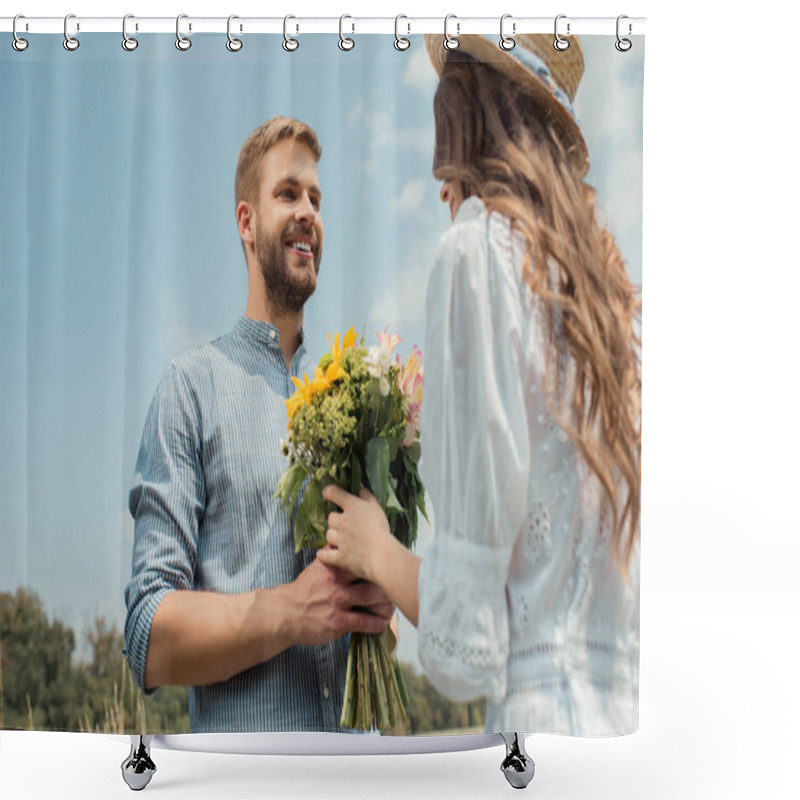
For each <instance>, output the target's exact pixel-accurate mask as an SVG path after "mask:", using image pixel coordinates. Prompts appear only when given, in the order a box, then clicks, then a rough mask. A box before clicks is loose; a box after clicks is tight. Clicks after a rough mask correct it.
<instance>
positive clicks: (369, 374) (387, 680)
mask: <svg viewBox="0 0 800 800" xmlns="http://www.w3.org/2000/svg"><path fill="white" fill-rule="evenodd" d="M378 339H379V344H378V345H376V346H373V347H371V348H369V350H367V348H366V347H365V346H363V344H362V345H361V346H358V343H357V339H356V334H355V333H354V331H353V329H352V328H350V330H349V331H348V332H347V333H346V334H345V336H344V341H343V342H342V343H341V345H340V341H339V334H338V333H337V334H336V335H335V337H334V339H333V341H331V339H330V336H329V337H328V342H329V343H330V347H331V351H330V353H326V354H325V355H324V356H323V357H322V358H321V359H320V362H319V365H318V366H317V367H316V369H315V370H314V377H313V378H309V377H308V375H306V376H304V380H303V381H300V380H298V379H297V378H292V380H293V381H294V383H295V385H296V386H297V391H296V392H295V394H294V395H292V397H290V398H289V399H288V400H287V401H286V406H287V409H288V411H289V434H288V436H287V439H286V441H285V442H284V445H283V452H284V455H285V456H286V457H287V459H288V461H289V466H288V467H287V469H286V471H285V472H284V473H283V476H282V477H281V480H280V482H279V483H278V489H277V492H276V493H275V497H276V498H278V499H280V500H281V505H282V508H283V509H288V511H289V513H291V510H292V508H293V507H294V504H295V501H296V500H297V498H298V496H299V495H300V492H301V490H302V488H303V485H304V484H305V482H306V479H310V480H308V484H307V486H306V490H305V493H304V494H303V497H302V499H301V501H300V504H299V507H298V510H297V515H296V517H295V523H294V538H295V551H296V552H299V551H300V550H302V549H303V548H306V547H308V548H312V549H315V550H316V549H319V548H321V547H324V546H325V544H326V539H325V532H326V530H327V527H328V514H329V513H330V512H332V511H335V510H337V509H336V507H335V506H334V505H332V504H331V503H328V502H326V501H325V500H324V499H323V497H322V490H323V489H324V488H325V487H326V486H327V485H329V484H331V483H335V484H337V485H338V486H340V487H341V488H343V489H345V490H347V491H349V492H350V493H351V494H355V495H357V494H358V493H359V490H360V489H361V486H362V485H363V486H366V487H367V488H368V489H369V490H370V491H371V492H372V493H373V494H374V495H375V497H376V498H377V499H378V501H379V502H380V504H381V506H382V508H383V510H384V512H385V513H386V516H387V518H388V520H389V527H390V528H391V531H392V533H393V534H394V536H395V537H396V538H397V539H398V540H399V541H400V542H401V543H402V544H403V545H405V546H406V547H411V546H412V545H413V544H414V543H415V542H416V538H417V509H419V510H420V511H421V512H422V514H423V515H425V498H424V493H425V489H424V487H423V485H422V481H421V480H420V477H419V471H418V468H417V465H418V463H419V458H420V442H419V416H420V409H421V407H422V386H423V369H422V353H421V352H420V351H419V349H418V348H417V347H416V345H415V346H414V349H413V350H412V352H411V354H410V355H409V357H408V360H407V361H406V362H405V363H403V362H402V361H401V359H400V356H399V355H393V352H394V349H395V347H396V346H397V345H398V343H399V342H400V337H399V336H397V335H394V336H390V335H389V334H388V333H385V332H384V333H382V334H378ZM362 341H363V339H362ZM395 647H396V641H395V639H394V635H393V634H392V632H391V631H390V630H389V629H388V628H387V630H386V631H385V632H384V633H383V634H380V635H371V634H359V633H353V634H351V637H350V651H349V654H348V659H347V677H346V683H345V694H344V705H343V708H342V716H341V722H340V724H341V725H342V727H346V728H357V729H358V730H369V729H371V728H373V727H377V728H379V729H381V728H391V727H394V726H395V725H396V724H397V723H398V722H400V721H401V720H405V706H406V705H407V704H408V695H407V692H406V687H405V683H404V681H403V675H402V673H401V671H400V665H399V664H398V662H397V659H396V658H395V657H394V656H393V655H392V653H393V651H394V649H395Z"/></svg>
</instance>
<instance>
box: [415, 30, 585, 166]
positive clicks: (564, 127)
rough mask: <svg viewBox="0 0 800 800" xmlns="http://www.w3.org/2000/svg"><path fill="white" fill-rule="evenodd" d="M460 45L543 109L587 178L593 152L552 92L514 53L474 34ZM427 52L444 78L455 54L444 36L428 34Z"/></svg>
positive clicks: (462, 50)
mask: <svg viewBox="0 0 800 800" xmlns="http://www.w3.org/2000/svg"><path fill="white" fill-rule="evenodd" d="M458 42H459V45H458V48H457V51H455V52H460V53H468V54H469V55H471V56H472V57H473V58H474V59H476V60H477V61H481V62H483V63H485V64H487V65H488V66H490V67H492V68H493V69H495V70H497V71H498V72H499V73H500V74H501V75H504V76H505V77H507V78H509V79H510V80H512V81H514V82H515V83H517V84H518V85H519V86H520V87H521V88H522V89H523V90H524V91H525V92H526V94H528V95H529V96H530V97H531V98H532V99H533V100H534V101H535V102H536V103H537V104H538V105H539V106H540V108H541V109H542V112H543V113H544V115H545V116H546V118H547V119H548V121H550V122H551V123H552V125H553V127H554V128H555V129H556V131H557V133H558V134H559V136H560V138H561V140H562V142H563V144H564V147H565V148H566V150H567V152H568V153H569V154H570V156H571V157H572V158H573V159H574V162H575V165H576V167H577V169H578V171H579V173H580V176H581V177H584V176H585V175H586V173H587V172H588V171H589V151H588V149H587V147H586V142H585V141H584V139H583V134H581V129H580V128H579V127H578V123H577V122H575V120H574V119H573V117H572V115H571V114H570V113H569V111H567V109H566V108H564V106H562V105H561V103H559V102H558V100H556V98H555V97H553V94H552V92H551V91H550V89H549V88H548V87H547V86H546V85H545V84H544V83H543V82H542V81H540V80H539V79H538V78H537V77H536V76H535V75H534V74H533V73H532V72H531V71H530V70H529V69H528V68H527V67H525V66H524V65H523V64H521V63H520V62H519V61H518V60H517V59H516V58H515V57H514V56H513V55H511V53H510V52H506V51H505V50H503V49H501V48H500V47H499V46H498V45H496V44H494V43H492V42H490V41H489V40H488V39H487V38H485V37H484V36H479V35H474V34H473V35H464V36H459V37H458ZM425 48H426V50H427V51H428V57H429V58H430V60H431V64H433V68H434V69H435V70H436V74H437V75H441V74H442V70H443V69H444V65H445V63H446V61H447V56H448V54H449V53H450V52H451V51H450V50H448V49H447V48H445V46H444V39H443V38H442V36H437V35H435V34H430V33H426V34H425ZM512 52H513V51H512ZM581 61H582V58H581Z"/></svg>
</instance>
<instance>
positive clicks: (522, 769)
mask: <svg viewBox="0 0 800 800" xmlns="http://www.w3.org/2000/svg"><path fill="white" fill-rule="evenodd" d="M500 735H501V736H502V737H503V741H504V742H505V743H506V757H505V758H504V759H503V763H502V764H501V765H500V769H501V770H502V771H503V775H505V776H506V780H507V781H508V782H509V783H510V784H511V785H512V786H513V787H514V788H515V789H524V788H525V787H526V786H527V785H528V784H529V783H530V782H531V781H532V780H533V773H534V772H535V770H536V765H535V764H534V763H533V759H532V758H531V757H530V756H529V755H528V754H527V753H526V752H525V738H524V737H523V736H521V735H520V734H518V733H501V734H500Z"/></svg>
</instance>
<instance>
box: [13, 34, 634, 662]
mask: <svg viewBox="0 0 800 800" xmlns="http://www.w3.org/2000/svg"><path fill="white" fill-rule="evenodd" d="M8 38H9V37H8V36H6V35H3V36H2V37H0V130H2V138H1V139H0V188H1V189H2V191H1V192H0V211H1V212H2V214H1V215H0V218H1V221H0V378H1V381H0V444H1V446H0V478H2V484H1V485H2V489H0V589H2V590H3V591H9V590H14V589H15V588H16V587H17V586H19V585H28V586H31V587H32V588H33V589H35V590H36V591H37V592H38V593H39V594H40V595H41V596H42V597H43V599H44V601H45V606H46V608H47V610H48V611H49V612H50V613H54V614H57V615H58V616H59V617H61V618H62V619H64V620H66V621H67V622H69V623H70V624H72V625H73V626H74V627H75V629H76V632H77V633H78V636H79V638H82V633H83V632H84V631H85V630H86V628H87V626H88V625H89V623H90V621H91V620H92V619H93V618H94V616H95V615H97V614H104V615H105V616H106V617H107V618H108V619H111V620H113V621H116V622H117V623H119V624H121V622H122V619H123V617H124V608H123V599H122V591H123V589H124V586H125V584H126V582H127V580H128V576H129V569H130V564H129V558H130V546H131V541H132V532H133V525H132V521H131V519H130V517H129V515H128V513H127V492H128V489H129V486H130V481H131V477H132V474H133V467H134V462H135V457H136V451H137V449H138V444H139V437H140V435H141V429H142V424H143V421H144V415H145V412H146V410H147V406H148V404H149V402H150V398H151V396H152V392H153V389H154V388H155V385H156V382H157V381H158V378H159V376H160V375H161V372H162V371H163V369H164V366H165V365H166V363H167V362H168V361H169V359H170V358H171V357H172V356H174V355H176V354H177V353H179V352H181V351H182V350H184V349H185V348H187V347H190V346H194V345H197V344H202V343H203V342H206V341H208V340H209V339H211V338H213V337H215V336H217V335H219V334H221V333H223V332H225V331H227V330H228V329H229V328H230V327H231V325H232V324H233V322H234V320H235V319H236V317H237V316H238V315H239V314H240V313H242V311H243V309H244V305H245V298H246V294H245V293H246V273H245V266H244V259H243V256H242V252H241V248H240V244H239V240H238V234H237V231H236V226H235V221H234V216H233V178H234V170H235V165H236V159H237V156H238V152H239V148H240V146H241V143H242V142H243V141H244V139H245V138H246V137H247V135H248V134H249V133H250V132H251V131H252V130H253V129H254V128H256V127H257V126H258V125H259V124H260V123H261V122H262V121H263V120H264V119H267V118H268V117H271V116H274V115H276V114H288V115H291V116H296V117H298V118H300V119H303V120H304V121H306V122H308V123H309V124H311V126H312V127H313V128H314V129H315V130H316V131H317V133H318V135H319V138H320V140H321V142H322V146H323V157H322V160H321V161H320V164H319V173H320V183H321V186H322V189H323V193H324V199H323V207H322V212H323V218H324V224H325V247H324V256H323V262H322V269H321V273H320V281H319V285H318V290H317V293H316V295H315V297H314V298H312V299H311V301H310V302H309V304H308V306H307V315H306V327H307V330H308V333H309V335H310V339H311V343H312V349H314V350H315V351H320V352H321V351H322V350H323V349H324V348H325V346H326V334H327V332H328V331H335V330H344V329H346V328H347V327H349V326H350V325H351V324H353V325H355V326H356V328H357V329H359V330H361V329H365V330H366V331H367V333H368V334H370V335H371V334H372V333H373V332H374V331H375V330H378V329H382V328H383V327H384V326H385V325H388V326H390V327H391V328H393V329H396V330H397V331H398V332H399V333H400V335H401V336H402V337H403V339H404V342H403V345H402V349H403V352H407V351H408V350H409V349H410V348H411V346H412V345H413V344H414V343H417V344H419V345H420V346H422V345H423V344H424V333H425V332H424V294H425V286H426V283H427V275H428V271H429V270H430V267H431V264H432V259H433V253H434V250H435V247H436V242H437V241H438V238H439V237H440V235H441V234H442V232H443V231H444V230H445V229H446V228H447V226H448V224H449V215H448V212H447V209H446V208H445V207H444V206H443V205H442V204H440V203H439V201H438V185H437V184H436V183H434V181H433V180H432V179H431V177H430V166H431V159H432V148H433V117H432V111H431V101H432V96H433V91H434V89H435V85H436V78H435V74H434V72H433V69H432V68H431V67H430V64H429V62H428V59H427V56H426V54H425V49H424V45H423V42H422V40H421V38H419V37H412V47H411V49H410V50H409V51H408V52H404V53H399V52H397V51H396V50H395V49H394V48H393V47H392V45H391V42H392V40H391V37H385V36H360V37H358V41H357V46H356V48H355V49H354V50H353V51H352V52H350V53H342V52H340V51H339V49H338V48H337V47H336V44H335V42H336V39H335V37H330V36H327V35H320V36H314V35H309V36H305V37H303V39H302V44H301V47H300V49H299V50H298V51H297V52H296V53H293V54H287V53H285V52H284V51H283V50H282V49H281V47H280V41H281V38H280V37H276V36H260V37H248V39H247V42H246V46H245V48H244V49H243V50H242V51H241V52H240V53H237V54H231V53H229V52H228V51H227V50H226V49H225V47H224V37H223V39H222V40H220V38H219V37H217V36H208V37H204V36H196V37H194V44H193V47H192V48H191V50H190V51H188V52H186V53H179V52H178V51H177V50H176V48H175V47H174V37H173V36H171V35H167V34H163V35H152V36H147V37H141V43H140V46H139V48H138V50H137V51H135V52H133V53H126V52H125V51H123V50H122V48H121V47H120V46H119V37H118V35H116V34H92V35H91V36H87V37H85V39H84V41H82V44H81V47H80V49H79V51H77V52H76V53H67V52H66V51H65V50H64V49H63V47H62V46H61V41H62V37H60V36H57V35H50V36H44V35H40V36H33V35H32V36H31V37H30V39H31V47H30V48H29V49H28V51H26V52H25V53H22V54H18V53H15V52H14V51H13V49H12V48H11V47H10V44H9V42H8V41H7V39H8ZM613 41H614V39H613V37H587V38H585V39H584V40H583V47H584V52H585V56H586V73H585V76H584V79H583V83H582V86H581V88H580V89H579V92H578V96H577V100H576V110H577V114H578V119H579V121H580V123H581V125H582V128H583V131H584V135H585V138H586V140H587V144H588V146H589V152H590V154H591V158H592V169H591V172H590V174H589V178H588V180H589V182H590V183H592V184H593V185H594V186H596V188H597V189H598V195H599V204H600V208H601V213H602V216H603V218H604V219H605V220H606V221H607V222H608V224H609V226H610V227H611V229H612V231H613V232H614V233H615V235H616V236H617V239H618V241H619V244H620V247H621V249H622V253H623V256H624V257H625V259H626V261H627V264H628V269H629V272H630V274H631V276H632V278H633V280H634V281H635V282H636V283H641V227H642V222H641V195H642V166H641V165H642V133H641V119H642V88H643V86H642V80H643V69H642V59H643V55H644V53H643V51H644V46H643V42H642V45H641V46H637V47H636V48H634V50H632V51H631V52H630V53H626V54H620V53H618V52H617V51H616V50H615V49H614V47H613ZM638 44H639V43H638V41H637V45H638ZM429 539H430V532H428V531H424V532H423V533H422V534H421V537H420V548H419V549H420V552H423V553H424V549H425V546H426V545H427V542H428V541H429ZM401 638H402V644H401V656H402V657H403V658H404V659H408V660H415V653H414V650H415V648H414V637H413V636H412V635H410V631H409V630H408V629H407V628H406V627H405V626H404V629H403V634H402V637H401Z"/></svg>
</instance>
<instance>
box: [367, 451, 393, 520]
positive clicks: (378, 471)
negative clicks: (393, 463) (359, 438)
mask: <svg viewBox="0 0 800 800" xmlns="http://www.w3.org/2000/svg"><path fill="white" fill-rule="evenodd" d="M366 456H367V457H366V462H367V463H366V467H367V478H368V480H369V487H370V489H371V490H372V493H373V494H374V495H375V497H377V498H378V502H379V503H380V504H381V505H382V506H383V507H384V508H386V503H387V501H388V499H389V442H387V441H386V439H384V438H383V437H382V436H377V437H375V438H374V439H370V440H369V441H368V442H367V453H366Z"/></svg>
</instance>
